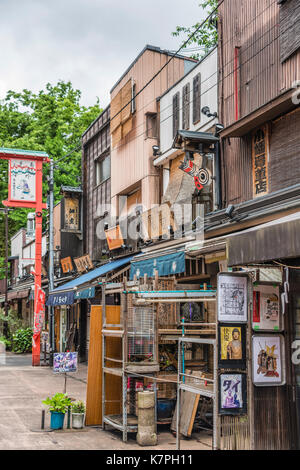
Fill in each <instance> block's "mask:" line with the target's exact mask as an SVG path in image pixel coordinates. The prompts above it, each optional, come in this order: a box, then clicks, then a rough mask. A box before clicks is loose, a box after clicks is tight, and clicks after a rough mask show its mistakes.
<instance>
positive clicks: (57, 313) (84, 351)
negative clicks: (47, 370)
mask: <svg viewBox="0 0 300 470" xmlns="http://www.w3.org/2000/svg"><path fill="white" fill-rule="evenodd" d="M131 258H132V257H126V258H121V259H118V260H116V261H112V262H110V263H106V264H104V265H102V266H100V267H99V268H96V269H93V270H92V271H89V272H87V273H85V274H82V275H81V276H79V277H77V278H75V279H73V280H72V281H69V282H67V283H66V284H63V285H61V286H59V287H57V288H56V289H54V290H53V291H52V292H50V293H49V296H48V299H47V302H46V305H47V306H52V307H54V317H55V320H54V321H55V328H54V331H55V349H56V351H60V352H61V351H67V350H68V351H78V353H79V360H80V361H85V360H86V359H87V355H88V343H89V336H90V332H89V312H90V306H91V303H93V302H94V301H95V300H96V298H97V296H98V292H99V289H100V288H99V279H102V277H105V276H106V275H107V273H109V272H111V271H113V270H115V269H117V268H118V267H121V266H124V265H126V264H128V263H129V261H130V260H131ZM97 286H98V288H97Z"/></svg>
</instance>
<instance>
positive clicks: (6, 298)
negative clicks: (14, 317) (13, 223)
mask: <svg viewBox="0 0 300 470" xmlns="http://www.w3.org/2000/svg"><path fill="white" fill-rule="evenodd" d="M4 214H5V304H4V313H5V316H6V317H7V316H8V293H7V288H8V209H7V207H5V209H4ZM3 330H4V331H3V333H4V336H6V335H7V333H8V325H7V323H4V327H3Z"/></svg>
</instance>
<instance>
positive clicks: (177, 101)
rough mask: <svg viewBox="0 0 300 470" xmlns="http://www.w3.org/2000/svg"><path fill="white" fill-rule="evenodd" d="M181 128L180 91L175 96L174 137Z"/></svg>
mask: <svg viewBox="0 0 300 470" xmlns="http://www.w3.org/2000/svg"><path fill="white" fill-rule="evenodd" d="M178 129H179V91H178V92H177V93H176V95H174V96H173V138H175V136H176V134H177V131H178Z"/></svg>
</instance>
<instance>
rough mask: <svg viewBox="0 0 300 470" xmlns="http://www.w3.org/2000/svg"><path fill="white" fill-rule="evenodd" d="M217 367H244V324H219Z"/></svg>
mask: <svg viewBox="0 0 300 470" xmlns="http://www.w3.org/2000/svg"><path fill="white" fill-rule="evenodd" d="M218 363H219V367H220V368H221V369H222V368H223V369H244V368H245V367H246V327H245V325H236V324H232V325H229V324H220V325H219V361H218Z"/></svg>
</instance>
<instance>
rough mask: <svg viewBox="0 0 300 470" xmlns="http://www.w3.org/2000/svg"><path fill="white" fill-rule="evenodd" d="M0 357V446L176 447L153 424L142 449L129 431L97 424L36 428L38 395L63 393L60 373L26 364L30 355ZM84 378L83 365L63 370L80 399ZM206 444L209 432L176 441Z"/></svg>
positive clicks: (188, 446) (185, 445) (187, 446)
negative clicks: (154, 438)
mask: <svg viewBox="0 0 300 470" xmlns="http://www.w3.org/2000/svg"><path fill="white" fill-rule="evenodd" d="M1 362H2V363H1ZM3 362H4V361H0V450H4V449H5V450H29V449H31V450H101V449H105V450H114V449H115V450H121V449H124V450H141V449H145V450H151V449H153V450H176V439H175V437H174V436H173V435H172V434H171V433H170V432H169V431H167V430H166V429H165V428H164V429H161V428H159V434H158V445H157V446H155V447H145V448H141V447H140V446H139V445H138V444H137V443H136V440H135V439H136V436H135V434H130V435H129V439H128V442H127V443H123V442H122V439H121V433H120V432H118V431H116V430H106V431H103V430H102V429H101V428H100V427H87V428H85V429H83V430H67V429H64V430H61V431H52V432H42V431H41V430H40V427H41V410H42V408H43V407H44V405H42V400H44V399H45V398H46V397H47V396H51V395H53V394H54V393H56V392H63V389H64V376H62V375H56V374H53V372H52V370H51V368H49V367H32V366H31V355H22V356H20V355H14V354H11V353H7V354H6V358H5V364H4V363H3ZM86 377H87V366H86V365H84V364H80V365H79V370H78V372H76V373H74V374H68V379H67V393H68V395H69V396H70V397H72V398H75V399H76V400H83V401H85V399H86ZM49 425H50V415H49V413H46V423H45V426H46V428H49ZM65 426H66V418H65ZM199 440H200V442H199ZM210 446H211V436H209V435H207V434H206V433H205V432H201V433H200V434H195V436H193V439H189V440H182V441H181V449H182V450H210Z"/></svg>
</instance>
